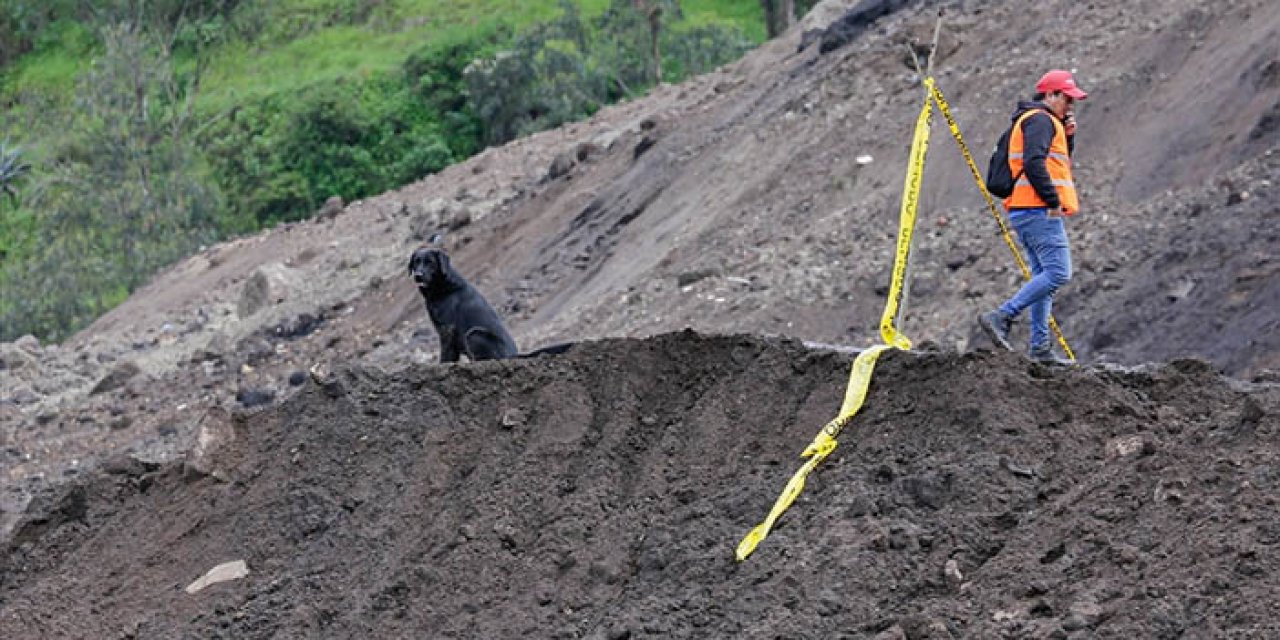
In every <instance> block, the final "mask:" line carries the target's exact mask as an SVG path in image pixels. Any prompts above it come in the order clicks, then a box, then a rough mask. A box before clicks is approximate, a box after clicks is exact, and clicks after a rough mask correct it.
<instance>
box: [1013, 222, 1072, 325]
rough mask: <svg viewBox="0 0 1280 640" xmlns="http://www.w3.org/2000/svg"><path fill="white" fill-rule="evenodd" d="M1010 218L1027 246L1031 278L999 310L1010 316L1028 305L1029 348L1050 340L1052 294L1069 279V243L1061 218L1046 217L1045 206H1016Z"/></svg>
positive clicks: (1021, 240) (1019, 237) (1023, 244)
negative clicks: (1035, 207) (1026, 207)
mask: <svg viewBox="0 0 1280 640" xmlns="http://www.w3.org/2000/svg"><path fill="white" fill-rule="evenodd" d="M1009 222H1010V223H1011V224H1012V225H1013V228H1014V230H1015V231H1017V232H1018V240H1019V241H1020V242H1022V246H1023V248H1025V249H1026V250H1027V262H1028V264H1029V266H1030V267H1031V279H1030V280H1028V281H1027V283H1026V284H1024V285H1022V288H1021V289H1019V290H1018V293H1016V294H1014V296H1013V297H1012V298H1009V299H1008V300H1007V301H1006V302H1005V303H1004V304H1002V305H1000V312H1001V313H1003V314H1005V315H1007V316H1009V317H1010V318H1014V317H1017V316H1018V314H1020V313H1022V310H1023V309H1027V308H1030V309H1031V346H1032V348H1035V347H1038V346H1042V345H1047V344H1049V316H1050V313H1051V311H1052V309H1053V294H1054V293H1057V291H1058V289H1059V288H1061V287H1062V285H1064V284H1066V283H1067V282H1068V281H1069V280H1071V247H1069V246H1067V230H1066V227H1065V226H1064V225H1063V224H1062V218H1057V217H1053V218H1051V217H1049V211H1048V210H1047V209H1015V210H1014V211H1011V212H1010V213H1009Z"/></svg>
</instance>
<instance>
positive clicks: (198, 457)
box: [188, 407, 243, 480]
mask: <svg viewBox="0 0 1280 640" xmlns="http://www.w3.org/2000/svg"><path fill="white" fill-rule="evenodd" d="M242 439H243V438H242V437H241V434H240V433H239V432H238V430H237V428H236V423H235V421H234V420H233V419H232V418H231V415H230V414H229V413H228V412H227V410H226V409H224V408H222V407H211V408H209V409H208V410H207V411H206V412H205V414H204V416H203V417H202V418H201V419H200V430H199V432H198V433H197V434H196V444H195V446H194V447H192V449H191V457H190V458H189V460H188V464H190V465H191V467H192V468H194V469H195V470H196V471H199V472H200V473H203V474H205V475H209V476H213V477H215V478H218V479H219V480H226V479H227V478H228V473H227V471H228V470H229V469H230V468H231V466H232V464H234V457H235V452H236V445H237V444H238V443H239V442H240V441H241V440H242Z"/></svg>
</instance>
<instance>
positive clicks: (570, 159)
mask: <svg viewBox="0 0 1280 640" xmlns="http://www.w3.org/2000/svg"><path fill="white" fill-rule="evenodd" d="M574 164H576V162H575V161H574V154H573V153H569V152H563V153H558V154H556V157H555V158H554V159H553V160H552V161H551V166H550V167H547V175H546V176H545V177H544V178H543V181H544V182H550V181H552V180H555V179H556V178H560V177H563V176H566V175H569V172H570V171H572V170H573V166H574Z"/></svg>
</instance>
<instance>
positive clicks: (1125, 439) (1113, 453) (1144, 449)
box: [1105, 435, 1156, 460]
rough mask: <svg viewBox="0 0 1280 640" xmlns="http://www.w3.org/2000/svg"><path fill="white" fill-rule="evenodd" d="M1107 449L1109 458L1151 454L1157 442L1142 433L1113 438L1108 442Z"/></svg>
mask: <svg viewBox="0 0 1280 640" xmlns="http://www.w3.org/2000/svg"><path fill="white" fill-rule="evenodd" d="M1105 449H1106V457H1107V459H1108V460H1114V459H1116V458H1127V457H1129V456H1131V455H1134V454H1137V453H1141V454H1142V455H1151V454H1152V453H1155V451H1156V447H1155V444H1153V443H1152V442H1151V441H1150V440H1148V439H1147V438H1145V437H1143V436H1140V435H1132V436H1121V437H1119V438H1112V439H1111V440H1109V441H1108V442H1107V444H1106V448H1105Z"/></svg>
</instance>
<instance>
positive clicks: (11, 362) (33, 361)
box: [0, 342, 40, 377]
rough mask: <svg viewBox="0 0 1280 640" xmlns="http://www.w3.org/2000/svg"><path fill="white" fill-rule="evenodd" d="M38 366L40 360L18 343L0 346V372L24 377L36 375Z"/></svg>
mask: <svg viewBox="0 0 1280 640" xmlns="http://www.w3.org/2000/svg"><path fill="white" fill-rule="evenodd" d="M39 366H40V359H39V358H37V357H36V355H35V354H33V353H31V351H29V350H27V349H24V348H22V347H21V346H19V345H18V343H16V342H6V343H2V344H0V371H9V372H11V373H13V374H14V375H17V376H19V377H26V374H34V373H36V372H37V370H38V369H39Z"/></svg>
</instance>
